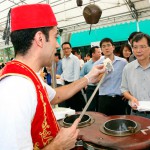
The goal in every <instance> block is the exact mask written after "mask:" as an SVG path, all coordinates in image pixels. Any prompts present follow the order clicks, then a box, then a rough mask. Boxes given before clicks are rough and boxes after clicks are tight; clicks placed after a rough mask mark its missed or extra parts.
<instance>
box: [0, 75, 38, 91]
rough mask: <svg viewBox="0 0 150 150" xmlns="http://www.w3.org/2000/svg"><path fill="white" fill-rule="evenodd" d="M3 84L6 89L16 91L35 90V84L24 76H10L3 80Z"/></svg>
mask: <svg viewBox="0 0 150 150" xmlns="http://www.w3.org/2000/svg"><path fill="white" fill-rule="evenodd" d="M1 84H4V87H7V88H13V89H16V90H19V89H24V90H27V89H28V90H31V89H32V91H33V90H35V88H34V84H33V82H32V81H31V80H30V79H28V78H25V77H23V76H18V75H15V76H8V77H6V78H4V79H2V80H1Z"/></svg>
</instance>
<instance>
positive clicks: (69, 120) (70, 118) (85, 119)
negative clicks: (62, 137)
mask: <svg viewBox="0 0 150 150" xmlns="http://www.w3.org/2000/svg"><path fill="white" fill-rule="evenodd" d="M79 116H80V114H75V115H71V116H67V117H66V118H64V119H63V124H64V125H66V126H71V125H72V124H73V122H74V121H75V120H76V119H77V118H79ZM90 121H91V117H90V116H89V115H84V116H83V117H82V119H81V121H80V122H79V124H78V126H81V125H85V124H86V123H89V122H90Z"/></svg>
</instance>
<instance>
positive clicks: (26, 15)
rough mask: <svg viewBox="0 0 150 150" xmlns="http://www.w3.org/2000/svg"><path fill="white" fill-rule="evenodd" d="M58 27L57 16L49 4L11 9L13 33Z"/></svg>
mask: <svg viewBox="0 0 150 150" xmlns="http://www.w3.org/2000/svg"><path fill="white" fill-rule="evenodd" d="M56 25H57V21H56V18H55V15H54V13H53V10H52V8H51V7H50V5H48V4H30V5H21V6H18V7H15V8H12V9H11V31H16V30H22V29H29V28H40V27H51V26H56Z"/></svg>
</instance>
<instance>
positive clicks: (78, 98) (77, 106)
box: [65, 81, 85, 111]
mask: <svg viewBox="0 0 150 150" xmlns="http://www.w3.org/2000/svg"><path fill="white" fill-rule="evenodd" d="M70 83H72V82H68V81H65V85H67V84H70ZM65 104H66V107H67V108H71V109H74V110H75V111H82V109H83V108H84V106H85V100H84V97H83V95H82V93H81V91H79V92H78V93H76V94H75V95H73V96H72V97H71V98H69V99H68V100H66V101H65Z"/></svg>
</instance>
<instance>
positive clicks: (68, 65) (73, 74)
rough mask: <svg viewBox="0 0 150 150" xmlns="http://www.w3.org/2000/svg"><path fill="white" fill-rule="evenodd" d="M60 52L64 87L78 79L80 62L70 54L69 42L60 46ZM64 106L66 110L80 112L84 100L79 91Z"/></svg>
mask: <svg viewBox="0 0 150 150" xmlns="http://www.w3.org/2000/svg"><path fill="white" fill-rule="evenodd" d="M62 50H63V53H64V58H63V59H62V70H63V72H62V74H61V78H62V79H63V80H64V83H65V85H68V84H70V83H72V82H74V81H76V80H78V79H79V78H80V61H79V59H78V57H77V56H75V55H73V54H72V53H71V52H72V46H71V44H70V43H69V42H64V43H63V44H62ZM65 105H66V107H67V108H71V109H74V110H76V111H81V110H82V109H83V108H84V106H85V100H84V97H83V95H82V93H81V91H79V92H78V93H76V94H75V95H74V96H72V97H71V98H70V99H68V100H67V101H65Z"/></svg>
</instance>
